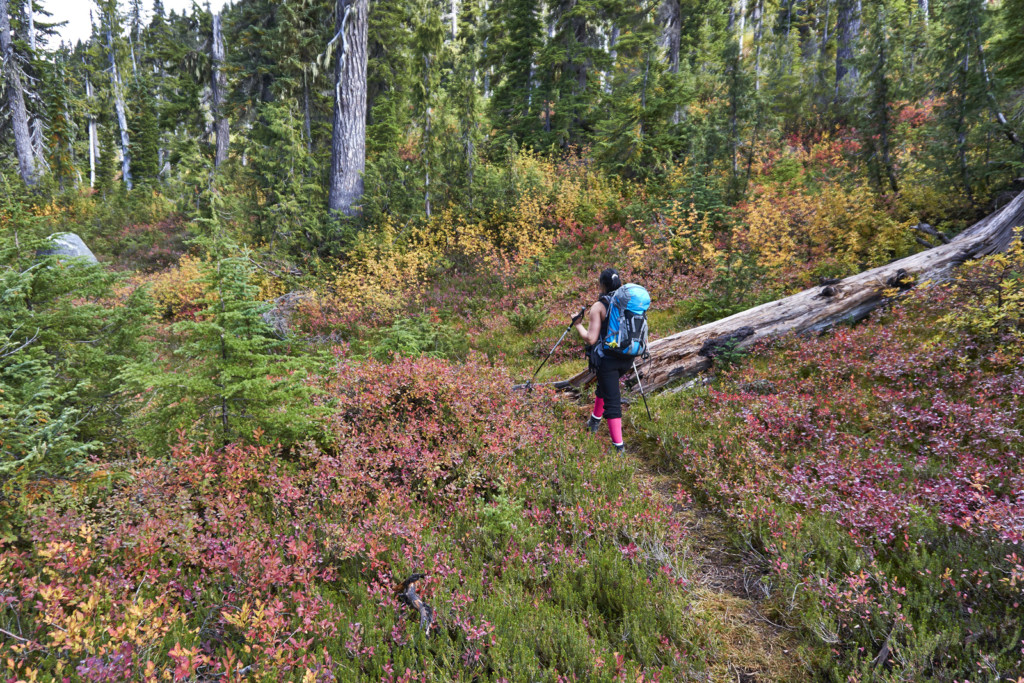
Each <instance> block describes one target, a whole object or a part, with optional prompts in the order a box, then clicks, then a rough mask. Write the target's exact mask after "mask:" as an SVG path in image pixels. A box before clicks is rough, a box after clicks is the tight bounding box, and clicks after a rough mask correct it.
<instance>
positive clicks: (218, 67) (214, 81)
mask: <svg viewBox="0 0 1024 683" xmlns="http://www.w3.org/2000/svg"><path fill="white" fill-rule="evenodd" d="M210 88H211V90H212V91H213V117H214V123H213V126H214V131H215V133H216V135H217V152H216V154H215V155H214V158H213V166H214V168H220V165H221V164H222V163H224V161H225V160H226V159H227V158H228V138H229V135H230V131H229V129H228V117H227V114H226V113H225V111H224V91H225V90H226V87H225V84H224V32H223V31H222V30H221V18H220V14H219V13H218V14H214V15H213V75H212V78H211V83H210Z"/></svg>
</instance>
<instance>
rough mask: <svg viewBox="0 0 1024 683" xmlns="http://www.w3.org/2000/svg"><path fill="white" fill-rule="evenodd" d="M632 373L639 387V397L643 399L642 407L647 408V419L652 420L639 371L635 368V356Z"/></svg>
mask: <svg viewBox="0 0 1024 683" xmlns="http://www.w3.org/2000/svg"><path fill="white" fill-rule="evenodd" d="M633 374H634V375H635V376H636V383H637V385H639V387H640V397H641V398H642V399H643V400H644V408H647V419H648V420H650V421H651V422H654V418H653V417H651V407H650V406H649V405H647V396H645V395H644V383H643V382H641V381H640V371H639V370H637V369H636V358H634V359H633Z"/></svg>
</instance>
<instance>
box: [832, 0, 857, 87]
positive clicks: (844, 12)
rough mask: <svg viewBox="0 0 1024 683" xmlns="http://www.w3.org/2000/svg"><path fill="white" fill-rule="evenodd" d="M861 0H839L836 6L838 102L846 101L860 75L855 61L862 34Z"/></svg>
mask: <svg viewBox="0 0 1024 683" xmlns="http://www.w3.org/2000/svg"><path fill="white" fill-rule="evenodd" d="M860 10H861V0H839V2H838V6H837V8H836V40H837V42H838V45H837V47H836V92H835V100H836V102H846V101H847V100H849V98H850V95H851V94H853V91H854V90H855V89H856V87H857V80H858V78H859V75H858V73H857V66H856V64H855V63H854V53H855V51H856V48H857V37H858V35H859V34H860Z"/></svg>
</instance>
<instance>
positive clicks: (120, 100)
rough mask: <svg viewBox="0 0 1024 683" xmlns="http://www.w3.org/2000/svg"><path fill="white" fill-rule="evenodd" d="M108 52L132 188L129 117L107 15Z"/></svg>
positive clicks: (126, 170)
mask: <svg viewBox="0 0 1024 683" xmlns="http://www.w3.org/2000/svg"><path fill="white" fill-rule="evenodd" d="M107 52H108V54H109V55H110V84H111V86H112V87H113V90H114V109H116V111H117V125H118V127H119V128H120V129H121V176H122V178H123V179H124V184H125V187H127V188H128V189H129V190H130V189H132V157H131V151H130V149H129V144H128V118H127V116H126V115H125V111H124V93H123V92H122V91H121V74H120V72H119V71H118V70H117V58H116V56H115V54H114V36H113V34H112V33H111V31H110V17H107Z"/></svg>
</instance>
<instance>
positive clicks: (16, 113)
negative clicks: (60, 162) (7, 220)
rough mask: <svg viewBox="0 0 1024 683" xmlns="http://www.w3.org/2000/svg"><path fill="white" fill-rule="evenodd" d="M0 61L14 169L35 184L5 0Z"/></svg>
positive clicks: (0, 4) (0, 0)
mask: <svg viewBox="0 0 1024 683" xmlns="http://www.w3.org/2000/svg"><path fill="white" fill-rule="evenodd" d="M0 60H2V63H0V67H2V69H3V71H4V73H5V74H6V77H7V104H8V109H9V110H10V112H11V126H12V128H14V151H15V154H16V155H17V157H18V171H19V172H20V173H21V179H22V180H24V181H25V184H26V185H35V183H36V158H35V152H34V151H33V149H32V137H31V135H30V134H29V132H28V111H27V110H26V109H25V92H24V89H23V88H22V85H21V75H20V68H19V67H18V64H17V58H16V57H15V55H14V44H13V41H12V40H11V21H10V14H9V8H8V4H7V0H0Z"/></svg>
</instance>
